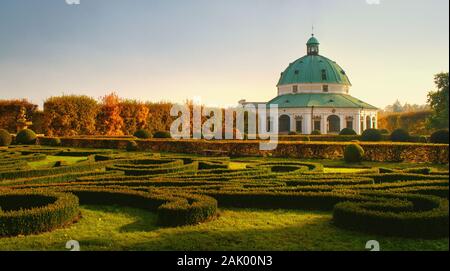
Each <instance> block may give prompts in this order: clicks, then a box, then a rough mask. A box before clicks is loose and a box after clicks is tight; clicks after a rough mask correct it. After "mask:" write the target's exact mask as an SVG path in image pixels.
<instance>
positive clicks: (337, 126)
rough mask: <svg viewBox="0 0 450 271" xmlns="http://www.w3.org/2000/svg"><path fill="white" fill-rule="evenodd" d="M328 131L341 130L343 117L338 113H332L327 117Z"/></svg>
mask: <svg viewBox="0 0 450 271" xmlns="http://www.w3.org/2000/svg"><path fill="white" fill-rule="evenodd" d="M327 127H328V129H327V130H328V131H327V132H328V133H330V134H335V133H339V132H340V131H341V119H340V118H339V117H338V116H336V115H331V116H329V117H328V118H327Z"/></svg>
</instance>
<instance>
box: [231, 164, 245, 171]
mask: <svg viewBox="0 0 450 271" xmlns="http://www.w3.org/2000/svg"><path fill="white" fill-rule="evenodd" d="M228 168H229V169H231V170H241V169H246V168H247V163H239V162H230V164H229V165H228Z"/></svg>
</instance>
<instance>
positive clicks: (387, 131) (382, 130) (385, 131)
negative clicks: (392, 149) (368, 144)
mask: <svg viewBox="0 0 450 271" xmlns="http://www.w3.org/2000/svg"><path fill="white" fill-rule="evenodd" d="M378 131H380V133H381V134H382V135H388V134H390V133H391V132H389V130H388V129H378Z"/></svg>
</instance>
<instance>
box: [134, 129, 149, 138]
mask: <svg viewBox="0 0 450 271" xmlns="http://www.w3.org/2000/svg"><path fill="white" fill-rule="evenodd" d="M134 136H135V137H137V138H141V139H148V138H151V137H152V134H151V133H150V132H149V131H148V130H145V129H140V130H137V131H136V132H135V133H134Z"/></svg>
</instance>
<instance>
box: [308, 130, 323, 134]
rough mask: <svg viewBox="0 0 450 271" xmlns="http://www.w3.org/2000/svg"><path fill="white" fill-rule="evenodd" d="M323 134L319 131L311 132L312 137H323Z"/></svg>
mask: <svg viewBox="0 0 450 271" xmlns="http://www.w3.org/2000/svg"><path fill="white" fill-rule="evenodd" d="M321 134H322V133H321V132H320V131H319V130H314V131H312V132H311V135H321Z"/></svg>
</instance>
